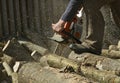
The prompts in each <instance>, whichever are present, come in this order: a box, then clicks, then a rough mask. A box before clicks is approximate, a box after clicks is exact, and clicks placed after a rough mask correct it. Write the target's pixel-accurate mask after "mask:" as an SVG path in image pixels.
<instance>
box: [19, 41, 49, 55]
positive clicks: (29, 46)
mask: <svg viewBox="0 0 120 83" xmlns="http://www.w3.org/2000/svg"><path fill="white" fill-rule="evenodd" d="M19 43H20V44H22V45H23V46H24V47H25V48H26V49H27V50H28V51H30V52H33V51H37V52H38V53H40V54H41V55H45V54H47V53H49V51H48V49H45V48H43V47H41V46H39V45H37V44H34V43H32V42H29V41H19Z"/></svg>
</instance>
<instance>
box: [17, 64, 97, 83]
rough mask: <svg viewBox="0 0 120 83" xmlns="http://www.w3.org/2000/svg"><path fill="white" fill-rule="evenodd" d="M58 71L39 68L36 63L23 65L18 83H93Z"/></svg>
mask: <svg viewBox="0 0 120 83" xmlns="http://www.w3.org/2000/svg"><path fill="white" fill-rule="evenodd" d="M59 71H60V70H59V69H54V68H50V67H44V68H41V66H40V65H39V64H38V63H35V62H31V63H26V64H23V65H22V66H21V68H20V70H19V72H18V73H19V77H20V78H19V81H20V83H90V82H92V83H95V82H93V81H90V80H88V79H87V78H84V77H82V76H80V75H76V74H71V73H60V72H59Z"/></svg>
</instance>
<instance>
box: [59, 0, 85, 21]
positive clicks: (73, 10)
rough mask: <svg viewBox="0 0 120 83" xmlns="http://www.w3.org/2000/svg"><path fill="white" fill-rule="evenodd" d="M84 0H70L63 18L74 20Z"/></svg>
mask: <svg viewBox="0 0 120 83" xmlns="http://www.w3.org/2000/svg"><path fill="white" fill-rule="evenodd" d="M82 1H83V0H70V2H69V4H68V6H67V8H66V10H65V12H64V13H63V15H62V17H61V20H63V21H72V19H73V18H74V16H75V15H76V14H77V12H78V10H79V8H80V7H81V3H82Z"/></svg>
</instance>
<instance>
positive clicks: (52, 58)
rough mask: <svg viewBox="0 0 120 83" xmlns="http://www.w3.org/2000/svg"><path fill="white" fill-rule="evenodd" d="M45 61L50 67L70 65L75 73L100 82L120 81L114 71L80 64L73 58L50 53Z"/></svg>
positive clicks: (113, 82)
mask: <svg viewBox="0 0 120 83" xmlns="http://www.w3.org/2000/svg"><path fill="white" fill-rule="evenodd" d="M47 61H48V64H49V65H50V66H51V67H55V68H62V67H65V66H71V67H73V69H74V70H75V72H76V73H78V74H82V75H84V76H86V77H90V78H92V79H95V80H97V81H99V82H100V83H119V82H120V77H119V76H117V75H115V73H113V72H110V71H105V70H98V69H96V68H93V67H92V66H91V65H84V64H80V62H75V61H73V60H70V59H67V58H64V57H61V56H57V55H52V54H50V55H48V58H47Z"/></svg>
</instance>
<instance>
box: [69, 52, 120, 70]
mask: <svg viewBox="0 0 120 83" xmlns="http://www.w3.org/2000/svg"><path fill="white" fill-rule="evenodd" d="M69 58H70V59H74V60H76V61H79V62H81V63H82V64H84V65H91V66H93V67H96V68H98V69H99V70H107V71H120V63H119V62H118V61H117V60H113V59H110V58H107V57H103V56H99V55H94V54H90V53H83V54H80V55H79V54H76V53H74V52H71V54H70V55H69Z"/></svg>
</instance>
